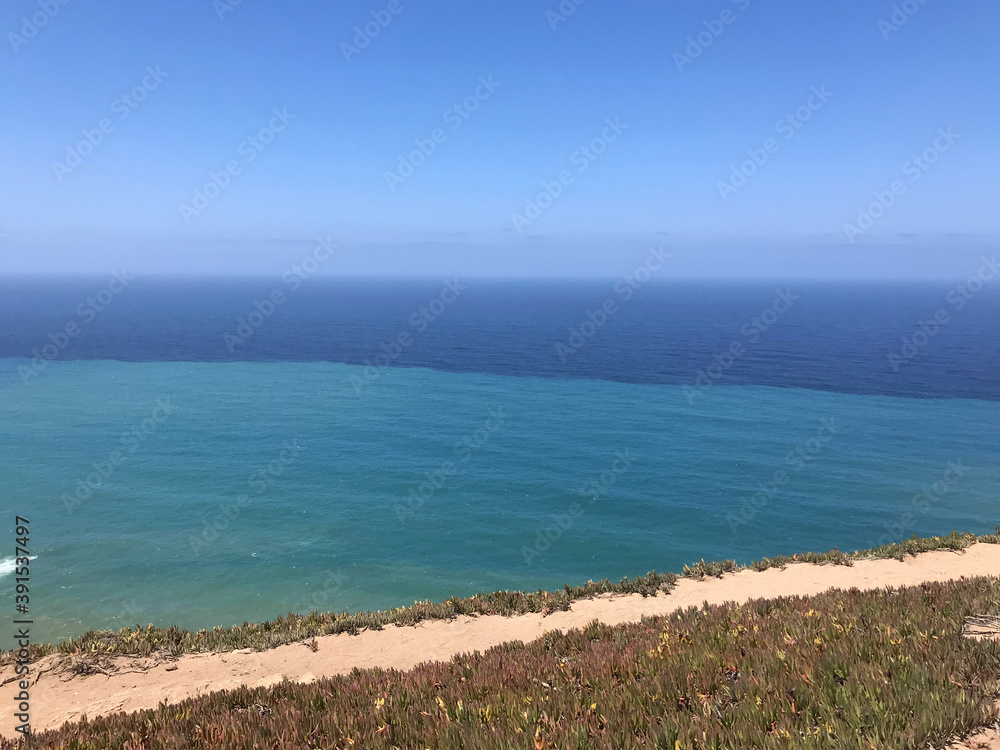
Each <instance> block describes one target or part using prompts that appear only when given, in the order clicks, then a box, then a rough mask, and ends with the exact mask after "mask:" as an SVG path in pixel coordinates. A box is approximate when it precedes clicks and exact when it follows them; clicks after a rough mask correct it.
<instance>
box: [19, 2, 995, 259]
mask: <svg viewBox="0 0 1000 750" xmlns="http://www.w3.org/2000/svg"><path fill="white" fill-rule="evenodd" d="M45 7H49V6H45ZM52 7H55V8H56V12H55V13H49V12H48V11H45V9H44V8H42V6H41V5H39V4H38V2H37V0H16V2H14V3H12V4H11V5H10V6H9V7H8V8H6V9H5V10H4V11H3V12H2V13H0V31H3V32H4V35H5V47H4V49H2V50H0V72H2V74H3V75H2V76H0V94H2V95H3V98H4V101H6V102H8V103H10V105H11V106H9V107H8V108H6V110H5V112H4V117H5V124H4V134H5V141H4V142H5V148H4V149H3V150H2V151H0V169H2V170H3V174H4V180H3V181H2V183H0V273H37V272H46V273H74V274H76V273H102V272H104V271H105V270H106V269H109V268H112V267H120V266H126V267H128V268H130V269H134V270H135V271H136V272H137V273H142V274H144V275H149V274H196V275H202V274H215V275H227V274H238V275H247V274H249V275H272V274H280V273H281V272H282V270H283V269H284V268H286V267H288V266H289V265H290V264H292V263H294V262H296V259H297V256H298V255H300V254H301V253H302V252H304V251H308V246H309V245H310V244H313V243H315V242H316V239H315V238H327V239H328V240H329V241H330V242H337V243H340V245H341V247H342V248H343V250H344V252H343V253H341V254H339V255H338V257H336V258H334V259H332V260H331V261H330V262H329V263H328V264H325V265H324V267H323V268H322V269H321V271H320V272H321V273H323V274H336V275H362V276H372V275H375V276H383V275H385V276H409V275H414V274H418V275H428V276H436V275H441V274H462V275H475V276H481V277H484V276H498V277H506V276H516V277H574V276H579V277H588V278H590V277H601V278H603V277H617V276H620V275H622V274H624V273H627V272H628V270H629V268H630V266H631V265H632V264H634V263H636V262H641V260H642V258H643V257H644V255H645V254H646V253H647V252H648V251H649V248H650V247H656V246H660V245H664V246H667V247H669V248H670V249H671V252H673V253H674V260H673V262H672V264H671V267H670V269H669V273H671V274H673V275H676V276H678V277H688V276H693V277H699V278H702V277H705V278H709V277H741V278H743V277H745V278H754V277H762V278H772V277H779V276H781V277H815V278H844V279H848V278H856V279H867V278H870V279H876V278H927V279H958V278H962V277H965V276H967V275H969V274H971V273H973V272H974V271H975V269H976V267H978V264H979V259H980V257H981V256H982V255H983V254H984V253H987V252H988V251H989V250H990V248H996V247H997V246H998V245H1000V226H998V224H997V219H996V216H997V211H996V205H997V202H998V198H1000V185H998V182H997V170H996V168H995V163H996V155H997V153H998V151H1000V132H998V131H997V129H996V127H995V123H996V122H997V121H998V119H1000V99H998V96H1000V95H998V93H997V91H996V88H995V86H994V85H993V83H994V80H993V78H994V76H993V75H992V72H991V71H993V70H995V69H996V68H997V63H1000V50H998V49H997V47H996V44H995V39H996V36H997V31H998V30H1000V8H998V7H996V6H995V5H992V4H984V3H975V2H968V1H965V2H958V3H953V4H949V5H945V4H942V3H934V2H919V1H918V0H910V2H908V3H893V2H888V1H885V2H882V1H880V2H876V3H869V2H862V1H861V0H849V2H844V3H839V4H837V5H835V6H828V5H801V6H800V5H781V6H779V5H775V4H770V5H769V4H764V3H758V2H757V1H756V0H717V2H715V3H712V4H711V5H709V6H697V7H680V6H678V7H674V6H671V7H663V6H662V5H660V4H657V3H654V2H651V0H640V1H639V2H636V3H634V4H631V5H630V6H629V7H628V8H627V9H623V8H621V7H619V6H612V5H607V4H602V3H598V2H595V1H589V2H584V1H583V0H563V2H558V1H557V0H522V2H518V3H515V4H511V3H509V2H499V0H492V1H490V0H487V1H486V2H481V3H477V4H476V5H474V6H469V5H466V4H463V3H457V2H444V3H438V4H435V5H421V4H419V3H412V4H411V3H410V2H409V0H366V1H364V2H361V1H359V0H352V1H351V2H346V3H342V4H339V5H336V6H331V5H327V4H324V3H320V2H318V1H317V0H306V1H304V2H301V3H298V4H295V5H293V6H280V7H278V6H272V5H265V4H252V3H239V2H235V1H234V0H216V2H214V3H213V2H210V1H209V0H180V1H179V2H177V3H173V4H171V5H170V6H157V5H135V4H130V3H125V2H110V3H105V4H102V5H101V6H94V5H88V4H85V3H76V2H69V1H68V0H67V2H65V3H62V2H60V3H57V4H56V5H54V6H52ZM43 16H44V18H43ZM42 21H44V23H42Z"/></svg>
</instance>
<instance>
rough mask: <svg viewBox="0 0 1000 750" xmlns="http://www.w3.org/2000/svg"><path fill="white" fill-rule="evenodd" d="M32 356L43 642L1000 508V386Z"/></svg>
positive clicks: (11, 427) (962, 521) (3, 593)
mask: <svg viewBox="0 0 1000 750" xmlns="http://www.w3.org/2000/svg"><path fill="white" fill-rule="evenodd" d="M19 364H23V361H19V360H12V359H6V360H0V381H2V384H3V386H4V387H3V388H2V389H0V414H2V415H3V420H2V422H0V464H2V466H3V472H2V474H0V506H2V508H3V511H4V512H3V524H2V526H0V528H2V529H3V531H4V537H3V538H2V539H0V545H3V546H6V547H7V548H9V554H8V552H7V551H0V611H13V610H12V608H13V603H12V596H13V593H12V590H11V589H12V587H13V576H12V574H11V568H12V566H11V565H10V558H12V557H13V554H14V551H13V547H14V540H13V536H14V534H13V523H12V522H13V514H14V513H20V514H21V515H26V516H28V517H29V518H30V519H31V532H32V536H31V552H32V554H33V555H37V556H38V558H37V559H36V560H34V561H33V562H32V569H31V570H32V602H31V603H32V613H33V615H34V617H35V619H36V623H37V626H36V630H35V632H34V637H35V639H36V640H55V639H61V638H64V637H67V636H70V635H75V634H79V633H80V632H82V631H83V630H85V629H87V628H90V627H122V626H125V625H133V624H135V623H137V622H138V623H142V624H145V623H149V622H152V623H155V624H158V625H168V624H179V625H181V626H184V627H189V628H198V627H210V626H213V625H230V624H233V623H236V622H243V621H244V620H250V621H254V620H261V619H265V618H272V617H275V616H276V615H278V614H281V613H285V612H288V611H289V610H291V609H293V608H298V609H306V610H308V609H312V608H313V607H314V606H317V607H319V608H320V609H335V610H358V609H369V608H378V607H386V606H390V605H400V604H407V603H411V602H412V601H413V600H414V599H424V598H428V599H435V600H437V599H443V598H446V597H448V596H452V595H467V594H472V593H475V592H478V591H483V590H495V589H504V588H522V587H527V588H530V589H533V588H537V587H545V588H554V587H560V586H561V585H562V584H564V583H567V582H574V583H575V582H582V581H586V580H587V579H588V578H593V579H598V578H603V577H610V578H618V577H621V576H625V575H629V576H631V575H636V574H642V573H645V572H646V571H647V570H651V569H657V570H677V569H679V568H680V567H681V566H682V565H683V564H684V563H687V562H690V561H692V560H695V559H700V558H702V557H704V558H707V559H718V558H726V557H733V558H736V559H738V560H743V561H745V560H749V559H752V558H756V557H761V556H764V555H771V554H777V553H790V552H795V551H803V550H826V549H830V548H832V547H834V546H838V547H840V548H841V549H855V548H860V547H866V546H870V545H873V544H876V543H878V542H879V541H887V540H890V539H892V540H896V539H898V538H900V537H901V536H902V533H905V534H906V535H909V534H910V533H916V534H918V535H928V534H937V533H943V532H947V531H950V530H951V529H953V528H957V529H968V530H972V531H977V532H985V531H990V530H992V529H993V527H994V525H996V524H997V523H1000V513H998V507H1000V506H998V502H997V493H996V488H997V487H998V486H1000V481H998V480H1000V460H998V459H1000V435H998V425H1000V402H997V401H978V400H971V399H910V398H895V397H888V396H863V395H848V394H838V393H830V392H821V391H808V390H797V389H779V388H770V387H762V386H732V387H727V386H723V385H719V386H715V387H713V388H711V389H708V390H706V391H705V392H704V393H702V394H701V395H700V396H699V398H698V399H697V401H696V402H695V404H694V405H689V404H688V402H687V401H686V400H685V398H684V396H683V394H682V391H681V388H680V387H678V386H673V385H636V384H625V383H616V382H608V381H600V380H556V379H540V378H515V377H507V376H501V375H487V374H454V373H445V372H438V371H433V370H427V369H419V368H408V369H386V370H383V371H382V372H381V374H380V375H379V377H378V378H377V379H376V380H375V381H374V382H373V383H372V384H371V385H370V387H368V388H367V389H365V390H364V392H363V393H362V394H361V395H358V394H357V393H356V391H355V388H354V386H353V385H352V383H351V376H352V375H360V374H361V373H362V368H360V367H355V366H351V365H344V364H334V363H247V362H240V363H212V364H204V363H201V364H199V363H186V362H185V363H171V362H145V363H124V362H111V361H70V362H54V363H52V364H50V365H49V366H48V368H47V369H46V371H45V372H44V373H43V374H42V375H41V376H39V377H37V378H34V379H33V380H31V381H30V382H29V383H28V384H26V385H25V384H22V383H21V381H20V379H19V378H18V377H17V375H16V373H15V372H14V371H15V369H16V367H17V366H18V365H19ZM158 401H159V402H160V404H161V405H160V406H158V405H157V402H158ZM164 405H165V406H166V407H167V409H164V408H163V406H164ZM498 410H499V411H498ZM167 411H170V412H171V413H169V414H167V413H166V412H167ZM156 418H159V421H157V420H156ZM831 419H832V420H833V422H832V427H833V431H831V430H830V429H824V428H823V426H824V424H826V425H827V426H828V427H829V426H830V425H831V423H830V422H829V421H827V422H824V420H831ZM144 420H146V422H145V426H146V431H145V432H143V422H144ZM133 428H135V429H136V430H138V433H134V432H131V433H130V430H132V429H133ZM800 446H801V450H800V454H799V455H801V456H804V457H807V458H808V460H806V459H805V458H799V457H798V455H796V454H795V450H796V448H797V447H800ZM115 451H119V452H120V453H121V455H120V456H113V453H114V452H115ZM283 452H284V458H285V461H286V463H285V464H281V463H280V461H281V457H282V454H283ZM112 459H114V460H116V461H119V463H118V465H116V466H112V467H111V469H112V471H110V473H109V475H108V476H107V477H106V478H103V477H100V476H99V475H96V477H95V476H91V477H90V478H91V480H93V481H92V484H93V485H95V486H96V489H93V490H90V493H91V494H90V495H89V497H84V496H85V495H86V493H85V492H81V493H80V496H77V497H76V498H75V499H73V500H67V497H72V496H73V493H74V492H76V490H77V488H78V486H79V484H78V483H79V482H81V481H82V482H84V483H85V482H86V481H87V478H88V475H91V474H93V473H94V472H95V467H94V464H95V463H97V464H109V463H110V461H111V460H112ZM275 462H278V463H275ZM447 462H450V464H449V463H447ZM949 462H958V463H957V466H958V469H959V471H958V472H956V471H955V470H952V471H950V472H949V471H948V468H949V467H948V463H949ZM269 466H270V467H271V469H272V471H273V473H274V474H279V472H280V474H279V475H277V476H274V475H269V474H267V472H268V467H269ZM104 469H105V473H108V467H107V466H106V467H104ZM261 471H263V472H264V474H261V473H260V472H261ZM780 471H783V472H784V475H783V479H782V475H780V474H776V472H780ZM428 472H430V473H431V475H432V479H433V483H435V484H436V485H438V486H434V487H431V486H430V485H429V484H424V485H423V486H421V485H422V483H424V482H425V481H427V480H426V474H427V473H428ZM602 475H603V484H602ZM774 480H776V486H777V491H776V493H774V494H771V495H770V496H767V497H765V496H762V495H758V496H757V498H756V504H755V505H754V504H749V503H748V501H749V500H750V499H751V497H752V496H754V494H755V493H756V492H758V486H759V484H760V483H764V484H765V485H767V484H768V483H770V482H772V481H774ZM595 482H596V483H597V484H596V485H594V483H595ZM781 482H783V483H781ZM935 482H938V483H939V484H938V488H939V492H938V493H937V494H934V493H933V492H932V494H931V497H932V498H933V502H930V501H926V502H921V501H918V502H917V503H915V502H914V495H915V493H919V492H921V491H922V490H923V489H925V488H931V487H932V486H933V485H934V483H935ZM942 482H943V483H944V484H941V483H942ZM411 490H412V491H413V493H414V494H416V495H417V496H418V497H419V495H420V493H421V492H423V493H424V495H425V496H426V497H425V498H424V499H423V500H422V502H418V501H416V500H414V501H413V502H412V505H409V504H407V498H408V497H411V498H412V495H411ZM241 496H242V497H241ZM741 508H742V509H743V511H744V512H745V515H743V516H742V517H741V516H740V515H739V514H740V512H741ZM70 511H72V512H70ZM227 514H228V515H227ZM735 519H739V521H736V520H735ZM213 522H214V523H215V525H216V527H217V528H216V529H214V530H213V529H212V528H211V527H212V524H213ZM546 531H548V536H549V538H545V537H544V536H540V533H541V534H544V533H545V532H546ZM2 549H3V548H2V547H0V550H2ZM10 645H11V643H10V641H9V639H8V640H6V641H3V642H0V646H4V647H10Z"/></svg>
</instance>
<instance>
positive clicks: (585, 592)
mask: <svg viewBox="0 0 1000 750" xmlns="http://www.w3.org/2000/svg"><path fill="white" fill-rule="evenodd" d="M977 543H986V544H1000V527H998V528H997V529H996V533H995V534H986V535H980V536H977V535H975V534H971V533H963V534H960V533H958V532H954V531H953V532H952V533H951V534H949V535H947V536H936V537H928V538H917V537H912V538H910V539H908V540H906V541H903V542H899V543H894V544H887V545H883V546H881V547H876V548H874V549H868V550H860V551H856V552H840V551H839V550H836V549H835V550H832V551H830V552H820V553H817V552H808V553H804V554H796V555H780V556H776V557H767V558H764V559H762V560H757V561H754V562H751V563H749V564H747V565H740V564H738V563H737V562H736V561H734V560H725V561H721V562H705V561H704V560H701V561H699V562H696V563H694V564H691V565H685V566H684V568H683V572H682V575H683V576H685V577H690V578H699V577H704V576H721V575H723V574H725V573H732V572H737V571H739V570H744V569H752V570H756V571H763V570H767V569H768V568H781V567H785V566H787V565H791V564H795V563H815V564H832V565H852V564H853V563H854V562H855V561H857V560H869V559H888V558H891V559H897V560H902V559H904V558H905V557H906V556H909V555H917V554H920V553H922V552H933V551H936V550H954V551H960V550H963V549H965V548H966V547H968V546H970V545H972V544H977ZM680 577H681V576H680V575H678V574H676V573H670V572H668V573H655V572H650V573H647V574H646V575H645V576H640V577H637V578H623V579H622V580H620V581H617V582H614V581H609V580H607V579H605V580H602V581H598V582H594V581H588V582H587V583H585V584H583V585H580V586H570V585H566V586H565V587H564V588H563V589H561V590H558V591H541V590H539V591H536V592H526V591H496V592H493V593H484V594H477V595H475V596H471V597H467V598H458V597H452V598H450V599H446V600H444V601H442V602H437V603H434V602H430V601H419V602H415V603H414V604H412V605H410V606H407V607H395V608H391V609H385V610H377V611H374V612H357V613H349V612H341V613H337V612H319V611H313V612H311V613H308V614H303V613H289V614H288V615H285V616H282V617H278V618H277V619H274V620H270V621H268V622H262V623H250V622H244V623H243V624H242V625H234V626H232V627H215V628H212V629H211V630H207V629H205V630H197V631H192V630H185V629H183V628H179V627H176V626H171V627H166V628H162V627H154V626H153V625H152V624H150V625H148V626H147V627H141V626H138V625H137V626H136V627H135V628H122V629H121V630H90V631H87V632H86V633H84V634H83V635H81V636H80V637H79V638H71V639H69V640H66V641H63V642H62V643H58V644H40V645H33V646H32V657H33V658H35V659H37V658H41V657H43V656H47V655H49V654H53V653H62V654H87V653H96V654H103V655H119V656H155V655H158V656H162V657H166V658H169V657H176V656H180V655H181V654H185V653H200V652H212V651H234V650H238V649H247V648H249V649H252V650H254V651H264V650H267V649H271V648H275V647H277V646H283V645H286V644H289V643H295V642H299V641H303V640H306V639H309V638H313V637H316V636H322V635H332V634H337V633H350V634H357V633H360V632H361V631H363V630H381V629H382V628H384V627H386V626H389V625H402V626H406V625H416V624H418V623H420V622H423V621H425V620H447V619H451V618H454V617H458V616H462V615H467V616H479V615H502V616H507V617H509V616H513V615H520V614H527V613H529V612H535V613H542V614H548V613H551V612H555V611H560V610H567V609H569V608H570V607H571V606H572V604H573V602H574V601H577V600H580V599H589V598H593V597H596V596H601V595H604V594H640V595H642V596H653V595H656V594H657V593H660V592H663V593H667V592H669V591H670V590H671V589H672V588H673V586H674V584H675V583H676V582H677V581H678V580H679V579H680ZM13 658H14V652H13V651H7V652H3V653H0V666H2V665H4V664H7V663H10V662H12V661H13Z"/></svg>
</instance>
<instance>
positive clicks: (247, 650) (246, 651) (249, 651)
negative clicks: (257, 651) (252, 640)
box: [233, 648, 253, 654]
mask: <svg viewBox="0 0 1000 750" xmlns="http://www.w3.org/2000/svg"><path fill="white" fill-rule="evenodd" d="M233 653H234V654H252V653H253V649H252V648H238V649H236V650H235V651H233Z"/></svg>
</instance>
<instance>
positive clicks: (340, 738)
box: [0, 578, 1000, 750]
mask: <svg viewBox="0 0 1000 750" xmlns="http://www.w3.org/2000/svg"><path fill="white" fill-rule="evenodd" d="M449 606H455V605H449ZM997 614H1000V581H998V580H997V579H994V578H977V579H963V580H961V581H956V582H949V583H936V584H925V585H923V586H919V587H912V588H908V589H882V590H877V591H872V592H867V593H861V592H858V591H857V590H853V591H830V592H827V593H825V594H821V595H819V596H814V597H794V598H783V599H777V600H757V601H753V602H750V603H748V604H744V605H727V606H705V607H702V608H700V609H699V608H690V609H688V610H686V611H679V612H677V613H675V614H673V615H670V616H668V617H656V618H648V619H645V620H643V621H642V622H641V623H636V624H631V625H624V626H617V627H609V626H606V625H602V624H599V623H597V622H594V623H591V624H590V625H588V626H587V627H585V628H582V629H579V630H572V631H569V632H567V633H562V632H558V631H555V632H550V633H547V634H545V635H544V636H543V637H542V638H539V639H538V640H536V641H533V642H531V643H529V644H527V645H525V644H522V643H519V642H516V643H508V644H504V645H502V646H498V647H496V648H493V649H490V650H489V651H487V652H486V653H482V654H480V653H475V654H472V655H462V656H460V657H457V658H455V659H453V660H452V661H450V662H445V663H433V664H423V665H420V666H419V667H417V668H416V669H414V670H412V671H409V672H398V671H391V670H390V671H385V670H380V669H369V670H354V671H353V672H352V673H350V674H347V675H342V676H339V677H334V678H329V679H323V680H320V681H318V682H315V683H312V684H309V685H301V684H293V683H288V682H285V683H282V684H280V685H277V686H274V687H271V688H255V689H250V688H240V689H237V690H230V691H225V692H219V693H214V694H211V695H208V696H204V697H199V698H193V699H189V700H186V701H184V702H182V703H179V704H176V705H166V704H161V705H160V707H159V708H157V709H155V710H147V711H140V712H137V713H133V714H128V715H113V716H109V717H106V718H101V719H98V720H95V721H83V722H80V723H78V724H75V725H66V726H64V727H62V728H61V729H59V730H57V731H53V732H48V733H45V734H41V735H37V736H35V737H32V738H30V739H28V740H26V741H25V742H24V743H23V745H22V746H21V750H34V749H35V748H39V749H40V748H78V749H80V750H82V749H84V748H87V749H93V750H97V749H99V748H126V749H127V750H138V749H139V748H163V749H164V750H173V749H175V748H176V749H178V750H179V749H180V748H213V749H216V748H271V749H273V750H284V749H289V750H290V749H291V748H440V749H441V750H448V749H451V748H455V749H457V748H464V749H469V750H477V749H485V748H495V749H497V750H499V749H500V748H515V747H517V748H534V750H546V749H548V748H588V749H590V750H602V749H610V748H666V749H667V750H680V749H684V750H690V749H694V748H698V749H699V750H708V749H710V748H714V749H721V748H762V749H767V750H770V749H772V748H878V750H887V749H891V748H900V749H902V748H925V747H927V746H928V745H931V746H934V747H941V746H942V744H943V743H945V742H946V741H947V740H948V739H950V738H953V737H955V736H956V735H963V734H965V733H968V732H971V731H973V730H975V729H977V728H980V727H982V726H985V725H987V724H990V723H991V722H993V721H995V720H996V719H997V711H996V708H995V705H994V701H995V700H996V698H997V695H998V692H1000V642H997V641H981V640H975V639H972V638H965V637H963V625H964V623H965V622H966V620H967V619H968V618H970V617H975V616H995V615H997ZM13 747H14V745H13V744H12V743H6V744H5V743H3V742H0V750H3V749H5V748H13Z"/></svg>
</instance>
